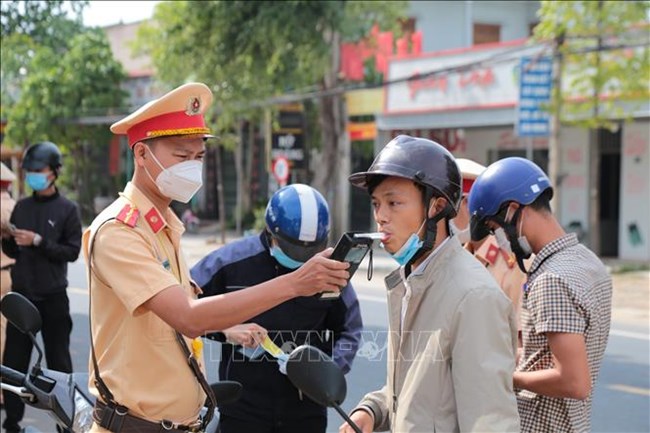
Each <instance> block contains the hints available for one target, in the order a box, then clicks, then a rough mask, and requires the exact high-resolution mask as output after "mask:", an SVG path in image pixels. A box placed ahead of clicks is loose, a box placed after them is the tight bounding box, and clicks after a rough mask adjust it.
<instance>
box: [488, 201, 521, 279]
mask: <svg viewBox="0 0 650 433" xmlns="http://www.w3.org/2000/svg"><path fill="white" fill-rule="evenodd" d="M522 209H523V206H519V207H518V208H517V210H516V211H515V213H514V214H513V215H512V219H511V220H510V222H506V220H505V217H504V218H501V217H500V216H495V217H494V218H493V220H494V222H496V223H497V224H499V225H500V226H501V227H503V231H505V232H506V235H507V236H508V240H509V241H510V248H511V249H512V252H513V253H515V258H516V259H517V265H518V266H519V269H521V272H523V273H524V274H527V273H528V271H527V270H526V267H525V266H524V260H526V259H527V258H529V257H530V253H528V252H526V251H524V249H523V248H522V246H521V244H520V243H519V235H518V234H517V222H518V221H519V216H520V215H521V210H522ZM506 216H507V213H506Z"/></svg>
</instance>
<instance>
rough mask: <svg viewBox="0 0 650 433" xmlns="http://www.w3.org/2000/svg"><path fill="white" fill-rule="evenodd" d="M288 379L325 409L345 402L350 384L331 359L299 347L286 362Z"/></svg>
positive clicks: (312, 348) (309, 347)
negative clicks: (348, 384)
mask: <svg viewBox="0 0 650 433" xmlns="http://www.w3.org/2000/svg"><path fill="white" fill-rule="evenodd" d="M287 376H288V377H289V380H290V381H291V383H293V385H294V386H295V387H296V388H298V389H299V390H301V391H302V392H304V393H305V394H306V395H307V396H308V397H309V398H311V399H312V400H314V401H315V402H316V403H318V404H321V405H323V406H328V407H334V406H335V405H340V404H341V403H343V400H345V395H346V393H347V384H346V382H345V377H344V376H343V372H342V371H341V369H340V368H339V367H338V366H337V365H336V364H335V363H334V361H332V358H330V357H329V356H327V355H326V354H325V353H323V352H322V351H321V350H320V349H318V348H316V347H314V346H308V345H303V346H298V347H297V348H296V349H294V350H293V352H291V354H290V355H289V359H288V360H287Z"/></svg>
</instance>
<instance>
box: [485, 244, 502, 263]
mask: <svg viewBox="0 0 650 433" xmlns="http://www.w3.org/2000/svg"><path fill="white" fill-rule="evenodd" d="M498 256H499V247H498V246H496V245H494V244H490V247H489V248H488V250H487V252H486V253H485V260H487V262H488V263H489V264H490V265H492V266H494V264H495V263H496V261H497V257H498Z"/></svg>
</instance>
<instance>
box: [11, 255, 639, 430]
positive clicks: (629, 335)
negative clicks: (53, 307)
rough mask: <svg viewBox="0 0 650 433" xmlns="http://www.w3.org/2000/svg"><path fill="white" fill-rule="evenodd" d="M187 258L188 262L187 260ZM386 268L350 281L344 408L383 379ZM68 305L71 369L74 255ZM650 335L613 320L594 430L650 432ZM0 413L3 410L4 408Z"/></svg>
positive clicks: (77, 286)
mask: <svg viewBox="0 0 650 433" xmlns="http://www.w3.org/2000/svg"><path fill="white" fill-rule="evenodd" d="M190 263H191V262H190ZM384 274H385V272H384V271H381V270H376V271H375V275H374V277H373V280H372V281H371V282H368V281H367V280H366V279H365V272H363V271H360V272H358V273H357V274H356V275H355V277H354V279H353V284H354V286H355V288H356V290H357V292H358V295H359V299H360V302H361V311H362V315H363V319H364V322H365V331H364V339H363V342H362V346H361V348H360V349H361V350H360V353H359V354H358V356H357V358H356V360H355V363H354V366H353V369H352V371H351V372H350V373H349V374H348V375H347V381H348V395H347V398H346V401H345V403H344V405H343V409H344V410H346V411H348V410H349V409H351V408H352V407H353V406H354V405H355V404H356V403H357V402H358V401H359V400H360V398H361V397H362V396H363V395H364V394H365V393H366V392H368V391H372V390H376V389H379V388H380V387H381V386H382V385H383V384H384V383H385V375H386V359H385V356H383V355H384V354H385V332H386V331H387V326H386V324H387V318H386V302H385V296H384V295H385V294H384V290H383V282H382V280H383V275H384ZM69 280H70V289H69V294H70V308H71V312H72V316H73V320H74V328H73V333H72V343H71V352H72V356H73V364H74V369H75V371H87V368H88V350H89V338H88V293H87V290H86V280H85V269H84V265H83V262H82V261H81V260H78V261H77V262H75V263H73V264H71V266H70V269H69ZM649 343H650V337H649V335H648V326H647V323H643V322H638V321H637V322H634V321H629V320H625V321H621V322H617V321H616V320H615V321H614V322H613V325H612V332H611V334H610V340H609V344H608V347H607V351H606V354H605V359H604V361H603V366H602V369H601V374H600V378H599V380H598V384H597V387H596V390H595V394H594V403H593V415H592V429H593V431H594V432H650V415H649V413H650V377H649V376H650V374H649V372H650V346H649ZM205 354H206V358H207V366H208V376H209V379H210V381H214V380H216V379H217V376H216V366H217V363H218V354H219V347H218V343H208V344H207V345H206V352H205ZM3 417H4V413H3ZM340 424H341V419H340V417H339V415H338V414H337V413H336V412H335V411H334V410H333V409H330V414H329V428H328V432H337V431H338V426H339V425H340ZM27 425H30V426H33V427H35V428H37V429H38V430H40V431H42V432H55V429H54V424H53V422H52V421H51V420H50V418H49V417H48V416H46V415H45V414H44V413H43V412H42V411H37V410H34V409H32V408H28V409H27V412H26V416H25V419H24V420H23V426H27Z"/></svg>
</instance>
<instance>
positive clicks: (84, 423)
mask: <svg viewBox="0 0 650 433" xmlns="http://www.w3.org/2000/svg"><path fill="white" fill-rule="evenodd" d="M92 425H93V406H92V405H91V404H90V402H89V401H88V400H86V397H84V395H83V394H82V393H80V392H79V391H77V390H76V389H75V390H74V420H73V421H72V431H73V432H74V433H87V432H89V431H90V427H92Z"/></svg>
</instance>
